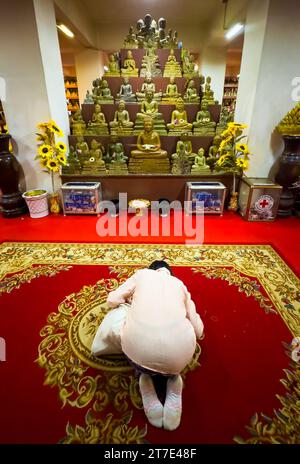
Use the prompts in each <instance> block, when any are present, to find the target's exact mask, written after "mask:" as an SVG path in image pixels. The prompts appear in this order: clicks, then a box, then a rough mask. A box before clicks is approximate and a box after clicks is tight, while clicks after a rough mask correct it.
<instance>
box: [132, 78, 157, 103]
mask: <svg viewBox="0 0 300 464" xmlns="http://www.w3.org/2000/svg"><path fill="white" fill-rule="evenodd" d="M147 90H151V91H152V92H153V95H154V99H155V100H156V101H160V99H161V95H162V93H161V92H156V91H155V84H154V82H153V81H152V77H151V74H148V75H147V76H146V79H145V81H144V82H143V84H142V88H141V91H140V92H137V93H136V96H137V100H138V101H142V100H145V98H146V92H147Z"/></svg>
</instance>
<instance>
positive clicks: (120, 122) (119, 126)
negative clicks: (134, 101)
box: [109, 100, 133, 134]
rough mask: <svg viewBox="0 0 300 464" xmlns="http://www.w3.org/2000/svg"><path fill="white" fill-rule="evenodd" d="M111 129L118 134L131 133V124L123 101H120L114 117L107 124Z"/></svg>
mask: <svg viewBox="0 0 300 464" xmlns="http://www.w3.org/2000/svg"><path fill="white" fill-rule="evenodd" d="M109 125H110V127H111V128H112V129H116V130H118V132H119V133H126V134H127V133H129V134H130V133H131V132H132V127H133V122H131V121H130V117H129V113H128V111H127V110H126V105H125V102H124V100H120V102H119V106H118V109H117V111H116V112H115V115H114V120H113V121H111V122H110V123H109Z"/></svg>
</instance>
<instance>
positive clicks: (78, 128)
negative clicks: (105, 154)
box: [70, 110, 86, 135]
mask: <svg viewBox="0 0 300 464" xmlns="http://www.w3.org/2000/svg"><path fill="white" fill-rule="evenodd" d="M70 125H71V129H72V134H73V135H84V134H85V132H86V124H85V122H84V120H83V117H82V114H81V110H77V111H76V112H75V113H74V115H73V116H72V117H71V118H70Z"/></svg>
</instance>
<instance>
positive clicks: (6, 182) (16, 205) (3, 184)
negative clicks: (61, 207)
mask: <svg viewBox="0 0 300 464" xmlns="http://www.w3.org/2000/svg"><path fill="white" fill-rule="evenodd" d="M10 138H11V136H10V135H9V134H0V190H1V192H2V197H1V198H0V205H1V206H2V213H3V217H5V218H14V217H18V216H21V214H24V213H26V212H27V211H28V209H27V206H26V203H25V201H24V199H23V198H22V193H21V192H20V191H19V176H20V164H19V162H18V161H17V159H16V157H15V156H14V155H13V154H12V153H10V151H9V141H10Z"/></svg>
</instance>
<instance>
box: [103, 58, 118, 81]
mask: <svg viewBox="0 0 300 464" xmlns="http://www.w3.org/2000/svg"><path fill="white" fill-rule="evenodd" d="M104 76H107V77H119V76H120V67H119V63H118V61H117V60H116V57H115V55H113V54H111V55H109V62H108V71H106V72H105V73H104Z"/></svg>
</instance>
